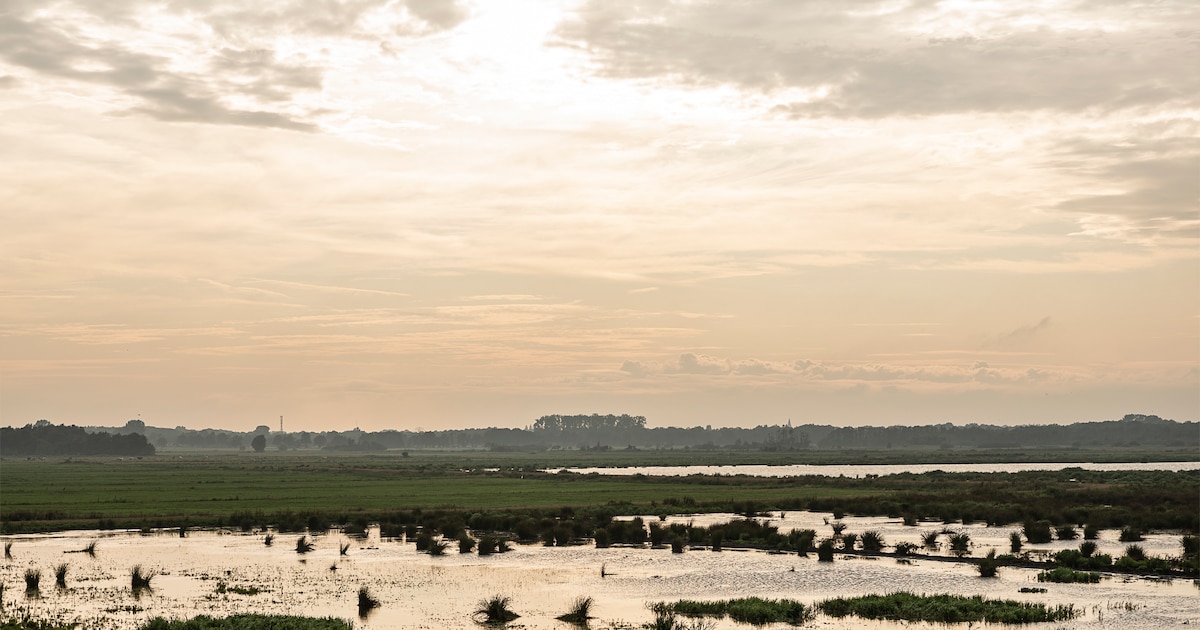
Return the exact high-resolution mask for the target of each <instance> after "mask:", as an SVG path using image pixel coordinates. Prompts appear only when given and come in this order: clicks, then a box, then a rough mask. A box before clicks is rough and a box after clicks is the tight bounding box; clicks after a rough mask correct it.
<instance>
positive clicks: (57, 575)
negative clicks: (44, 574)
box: [54, 562, 68, 588]
mask: <svg viewBox="0 0 1200 630" xmlns="http://www.w3.org/2000/svg"><path fill="white" fill-rule="evenodd" d="M67 569H68V566H67V563H65V562H63V563H62V564H59V565H58V566H56V567H54V585H55V586H57V587H58V588H67Z"/></svg>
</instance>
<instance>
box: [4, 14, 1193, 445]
mask: <svg viewBox="0 0 1200 630" xmlns="http://www.w3.org/2000/svg"><path fill="white" fill-rule="evenodd" d="M1198 59H1200V6H1198V5H1197V4H1196V3H1195V2H1194V0H1163V1H1156V2H1146V3H1138V2H1110V1H1108V0H1092V1H1086V0H1085V1H1071V0H1064V1H1058V0H1043V1H1029V2H1026V1H1015V2H998V1H982V0H981V1H969V0H943V1H925V0H914V1H903V0H900V1H892V0H885V1H874V0H847V1H843V2H825V1H821V2H818V1H810V0H750V1H745V2H729V1H717V2H667V1H646V2H634V1H624V0H596V1H594V2H567V1H561V2H560V1H557V0H499V1H494V2H493V1H488V2H482V1H480V2H453V1H449V0H262V1H259V2H244V1H242V0H5V1H4V2H3V3H2V4H0V222H2V224H0V225H2V229H0V265H2V267H0V269H2V270H3V273H2V274H0V368H2V373H0V376H2V380H0V424H8V425H22V424H25V423H27V422H32V421H35V420H37V419H40V418H46V419H49V420H51V421H52V422H56V423H75V424H123V423H124V422H125V421H126V420H128V419H130V418H134V417H138V416H139V414H140V417H141V418H142V419H143V420H144V421H146V422H147V423H148V424H152V425H157V426H176V425H180V424H182V425H187V426H189V427H193V428H198V427H204V426H213V427H223V428H234V429H249V428H252V427H253V426H255V425H258V424H264V423H265V424H272V425H273V424H274V423H275V422H276V421H277V419H278V416H280V415H284V416H286V417H287V419H288V428H289V429H292V430H299V429H310V430H316V429H325V428H330V429H345V428H352V427H354V426H359V427H361V428H363V429H381V428H408V429H412V428H425V429H432V428H439V427H465V426H524V425H527V424H529V423H530V422H532V420H533V419H535V418H536V417H538V416H540V415H543V414H548V413H591V412H600V413H610V412H611V413H632V414H642V415H645V416H647V417H648V419H649V423H650V425H652V426H663V425H687V426H691V425H695V424H712V425H751V426H752V425H756V424H774V423H781V422H786V421H787V420H788V419H791V420H792V421H793V422H797V423H804V422H821V423H833V424H853V425H861V424H919V423H933V422H939V423H940V422H947V421H949V422H956V423H966V422H989V423H993V422H994V423H1033V422H1071V421H1079V420H1101V419H1113V418H1119V417H1120V416H1121V415H1123V414H1125V413H1154V414H1159V415H1162V416H1164V417H1169V418H1175V419H1178V420H1197V419H1200V334H1198V333H1200V209H1198V208H1200V206H1198V201H1197V199H1198V187H1200V185H1198V183H1197V182H1198V181H1200V72H1197V71H1196V64H1197V60H1198Z"/></svg>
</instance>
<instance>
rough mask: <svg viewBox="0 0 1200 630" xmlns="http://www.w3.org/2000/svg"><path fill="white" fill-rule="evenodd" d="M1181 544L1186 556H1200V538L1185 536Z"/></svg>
mask: <svg viewBox="0 0 1200 630" xmlns="http://www.w3.org/2000/svg"><path fill="white" fill-rule="evenodd" d="M1179 543H1180V544H1181V545H1183V555H1184V556H1196V555H1200V536H1184V537H1183V538H1182V539H1180V541H1179Z"/></svg>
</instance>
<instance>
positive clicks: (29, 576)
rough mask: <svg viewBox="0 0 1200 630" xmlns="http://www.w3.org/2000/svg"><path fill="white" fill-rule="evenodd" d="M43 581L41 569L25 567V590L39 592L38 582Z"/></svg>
mask: <svg viewBox="0 0 1200 630" xmlns="http://www.w3.org/2000/svg"><path fill="white" fill-rule="evenodd" d="M41 581H42V572H41V571H39V570H37V569H25V592H27V593H28V592H37V590H38V584H39V583H40V582H41Z"/></svg>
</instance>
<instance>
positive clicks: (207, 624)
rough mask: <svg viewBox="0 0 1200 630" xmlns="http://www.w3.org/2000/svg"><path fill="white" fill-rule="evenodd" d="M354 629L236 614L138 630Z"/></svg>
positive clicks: (327, 621)
mask: <svg viewBox="0 0 1200 630" xmlns="http://www.w3.org/2000/svg"><path fill="white" fill-rule="evenodd" d="M280 628H287V629H288V630H353V626H351V625H350V622H348V621H345V620H343V619H334V618H333V617H324V618H317V617H293V616H286V615H234V616H232V617H225V618H217V617H209V616H207V615H200V616H199V617H193V618H192V619H187V620H179V619H175V620H167V619H164V618H162V617H156V618H154V619H151V620H150V621H147V622H146V623H145V625H142V626H141V627H140V628H138V630H279V629H280Z"/></svg>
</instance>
